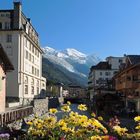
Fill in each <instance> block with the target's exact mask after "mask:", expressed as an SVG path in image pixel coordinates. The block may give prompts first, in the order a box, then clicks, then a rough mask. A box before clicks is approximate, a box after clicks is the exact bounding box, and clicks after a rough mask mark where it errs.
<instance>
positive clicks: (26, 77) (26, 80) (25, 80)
mask: <svg viewBox="0 0 140 140" xmlns="http://www.w3.org/2000/svg"><path fill="white" fill-rule="evenodd" d="M24 82H25V84H28V76H25V79H24Z"/></svg>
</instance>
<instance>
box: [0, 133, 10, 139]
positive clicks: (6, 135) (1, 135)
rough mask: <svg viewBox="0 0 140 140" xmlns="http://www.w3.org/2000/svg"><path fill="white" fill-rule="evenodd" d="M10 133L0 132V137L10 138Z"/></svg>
mask: <svg viewBox="0 0 140 140" xmlns="http://www.w3.org/2000/svg"><path fill="white" fill-rule="evenodd" d="M9 137H10V135H9V134H8V133H5V134H0V138H7V139H9Z"/></svg>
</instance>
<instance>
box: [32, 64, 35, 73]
mask: <svg viewBox="0 0 140 140" xmlns="http://www.w3.org/2000/svg"><path fill="white" fill-rule="evenodd" d="M34 73H35V69H34V67H33V66H32V74H34Z"/></svg>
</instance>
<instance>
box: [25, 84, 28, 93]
mask: <svg viewBox="0 0 140 140" xmlns="http://www.w3.org/2000/svg"><path fill="white" fill-rule="evenodd" d="M25 94H28V85H25Z"/></svg>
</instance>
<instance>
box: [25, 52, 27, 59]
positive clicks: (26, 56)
mask: <svg viewBox="0 0 140 140" xmlns="http://www.w3.org/2000/svg"><path fill="white" fill-rule="evenodd" d="M25 57H26V59H28V51H26V55H25Z"/></svg>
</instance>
